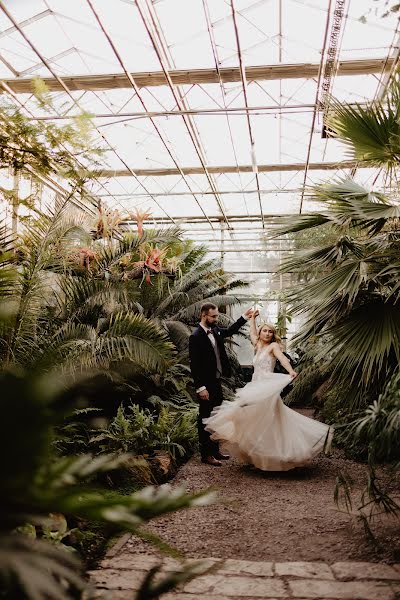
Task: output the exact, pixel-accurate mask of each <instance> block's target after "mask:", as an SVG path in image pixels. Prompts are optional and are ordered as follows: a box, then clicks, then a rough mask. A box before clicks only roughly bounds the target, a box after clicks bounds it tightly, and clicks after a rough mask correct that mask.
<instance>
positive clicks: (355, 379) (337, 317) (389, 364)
mask: <svg viewBox="0 0 400 600" xmlns="http://www.w3.org/2000/svg"><path fill="white" fill-rule="evenodd" d="M315 193H316V194H317V195H318V197H320V198H322V197H323V196H324V194H325V197H326V202H327V205H328V209H327V210H326V211H325V212H324V214H323V215H322V217H323V218H321V219H316V220H313V216H312V215H311V216H309V215H307V217H304V218H303V217H300V218H292V219H291V220H286V221H285V223H286V224H285V225H283V226H282V227H280V234H282V233H294V232H295V231H298V230H299V227H301V229H306V228H308V227H311V228H312V229H313V228H314V227H319V224H320V223H322V222H323V223H329V224H330V227H331V228H332V229H334V230H336V231H337V234H338V238H337V241H336V242H335V243H333V244H330V245H328V246H323V247H321V248H317V249H313V250H305V251H302V252H298V253H296V254H295V255H294V256H293V257H289V258H288V259H287V260H286V261H285V263H284V266H283V271H284V272H297V273H298V275H299V278H300V279H301V283H300V284H299V286H298V287H297V288H295V289H294V290H292V291H291V293H290V294H289V295H288V297H289V302H290V303H291V305H292V310H293V312H294V314H302V315H305V316H306V321H305V324H304V326H303V327H302V329H301V331H300V332H299V335H298V336H297V339H296V340H295V343H296V344H297V345H298V346H299V347H304V346H307V347H308V348H312V347H313V350H311V354H313V355H314V358H315V359H316V360H321V361H323V363H324V365H325V366H326V368H328V369H329V370H330V371H332V372H333V377H334V383H335V382H337V381H341V382H343V383H345V385H347V388H348V390H349V389H350V388H351V387H356V388H357V393H356V394H354V395H353V400H352V410H356V409H357V407H362V406H363V405H364V406H365V402H366V398H368V396H369V394H370V393H371V391H372V390H379V389H380V386H381V385H382V382H383V381H384V380H385V378H386V377H387V374H388V373H390V372H392V371H393V369H394V367H395V365H396V363H397V361H398V358H399V355H400V347H399V340H400V336H399V333H400V332H399V323H400V312H399V311H400V304H399V303H398V294H399V289H400V288H399V283H398V282H399V278H400V271H399V268H400V263H399V261H398V254H399V243H400V238H399V234H398V217H399V208H398V206H397V205H396V204H395V203H391V202H389V200H388V199H386V198H383V197H382V196H381V195H376V194H372V193H371V192H368V191H367V190H365V189H363V188H362V187H361V186H359V185H357V184H354V182H352V181H348V180H343V181H339V182H338V183H334V184H328V185H325V186H317V187H316V192H315ZM318 216H321V215H318ZM310 223H311V225H310ZM354 230H356V231H358V232H359V234H358V235H357V237H352V236H351V232H352V231H354ZM304 265H306V269H305V267H304ZM305 270H306V271H307V273H308V274H309V273H312V272H314V273H315V274H316V273H318V277H316V276H315V275H314V277H311V278H310V277H306V278H304V277H303V274H304V271H305ZM371 314H373V318H371ZM317 341H318V344H316V343H315V342H317ZM334 383H333V387H334ZM353 384H354V385H353ZM342 401H343V402H346V403H347V404H349V393H346V394H345V395H344V397H343V400H342Z"/></svg>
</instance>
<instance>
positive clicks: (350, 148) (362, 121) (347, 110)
mask: <svg viewBox="0 0 400 600" xmlns="http://www.w3.org/2000/svg"><path fill="white" fill-rule="evenodd" d="M399 85H400V84H399V77H398V76H396V78H395V79H394V80H393V83H392V84H391V87H390V89H389V92H388V94H387V96H386V98H385V99H384V100H375V101H373V102H370V103H368V104H366V105H360V104H356V105H349V104H343V103H342V102H339V101H338V100H335V99H332V101H331V105H330V111H329V114H328V116H327V120H326V124H327V127H329V129H330V131H331V132H332V135H334V136H335V137H337V138H339V139H340V140H341V141H342V142H343V143H344V144H345V146H346V148H347V155H348V156H349V157H351V158H354V159H356V160H358V161H363V162H364V163H368V164H369V165H370V166H375V167H378V168H379V167H384V168H386V169H387V170H388V171H389V172H390V171H392V170H393V169H395V168H396V167H397V165H398V161H399V139H400V138H399V134H400V125H399V117H400V104H399Z"/></svg>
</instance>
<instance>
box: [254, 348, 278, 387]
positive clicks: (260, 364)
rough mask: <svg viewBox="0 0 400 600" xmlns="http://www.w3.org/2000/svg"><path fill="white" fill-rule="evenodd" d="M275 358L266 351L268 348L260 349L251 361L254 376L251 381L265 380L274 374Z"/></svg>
mask: <svg viewBox="0 0 400 600" xmlns="http://www.w3.org/2000/svg"><path fill="white" fill-rule="evenodd" d="M275 363H276V358H275V357H274V356H273V355H272V354H271V351H269V350H268V347H264V348H261V350H259V351H258V352H257V353H256V354H255V356H254V359H253V365H254V374H253V377H252V381H259V380H260V379H267V378H268V377H269V376H270V375H271V373H273V372H274V368H275Z"/></svg>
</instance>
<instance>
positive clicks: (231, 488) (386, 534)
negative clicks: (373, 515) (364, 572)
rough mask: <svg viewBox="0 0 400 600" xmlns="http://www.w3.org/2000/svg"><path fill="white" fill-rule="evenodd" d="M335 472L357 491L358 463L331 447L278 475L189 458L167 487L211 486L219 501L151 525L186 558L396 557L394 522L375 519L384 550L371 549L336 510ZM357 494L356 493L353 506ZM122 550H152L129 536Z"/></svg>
mask: <svg viewBox="0 0 400 600" xmlns="http://www.w3.org/2000/svg"><path fill="white" fill-rule="evenodd" d="M340 471H346V472H347V473H348V474H350V475H351V477H352V478H353V480H354V482H355V488H356V489H358V490H360V489H362V486H363V481H364V477H365V465H362V464H359V463H356V462H354V461H350V460H346V459H345V458H344V457H343V454H342V453H341V452H340V451H338V450H334V452H333V454H332V455H331V456H330V457H326V456H320V457H318V458H317V459H315V460H314V461H313V462H312V463H311V464H310V465H309V466H308V467H302V468H298V469H295V470H293V471H289V472H282V473H263V472H260V471H255V470H251V469H250V468H249V467H244V466H241V465H239V464H238V463H236V462H234V461H232V460H230V461H226V462H224V464H223V466H222V467H212V466H209V465H205V464H202V463H201V462H200V460H199V457H193V458H192V459H191V460H190V461H189V462H188V463H186V464H185V465H184V466H183V467H182V468H181V469H180V471H179V473H178V475H177V476H176V478H175V479H174V481H173V485H174V486H175V485H183V486H184V487H185V488H186V489H187V490H188V491H193V492H194V491H198V490H202V489H205V488H207V487H213V488H216V489H217V490H218V496H219V498H220V499H221V500H222V501H221V502H220V503H218V504H215V505H213V506H207V507H201V508H195V509H191V510H185V511H180V512H178V513H175V514H172V515H168V516H166V517H163V518H160V519H158V520H156V521H154V522H153V523H152V525H151V528H150V529H151V531H153V532H155V533H157V534H158V535H159V536H161V537H162V538H163V539H164V540H166V541H167V542H168V543H170V544H171V545H172V546H174V547H176V548H177V549H179V550H181V551H182V552H183V553H184V554H185V555H186V556H187V557H191V558H201V557H208V556H213V557H216V558H231V559H242V560H257V561H280V560H282V561H325V562H327V563H329V564H331V563H333V562H335V561H337V560H343V561H345V560H353V561H376V562H378V561H385V562H391V561H393V560H394V561H395V562H396V561H397V562H398V561H399V558H400V529H399V522H398V521H396V522H395V523H393V522H384V523H381V524H380V525H379V524H378V530H379V532H380V537H379V540H380V541H381V542H383V544H382V546H384V547H381V548H374V547H373V546H372V545H371V544H369V543H368V542H367V541H366V538H365V535H364V533H363V529H362V525H361V524H360V523H359V522H358V521H356V520H355V519H351V518H350V517H349V515H348V514H347V513H344V512H340V511H339V510H338V509H337V507H336V505H335V503H334V500H333V491H334V486H335V479H336V476H337V475H338V473H339V472H340ZM395 483H397V484H398V482H394V481H392V482H391V486H392V487H394V485H395ZM358 499H359V495H358V498H357V500H356V506H357V501H358ZM125 549H126V550H128V551H130V552H135V553H147V554H152V553H153V554H154V548H153V547H152V546H151V545H150V544H149V543H146V542H142V541H141V540H138V539H137V538H135V537H132V538H131V539H130V540H129V541H128V542H127V544H126V546H125Z"/></svg>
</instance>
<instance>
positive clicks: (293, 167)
mask: <svg viewBox="0 0 400 600" xmlns="http://www.w3.org/2000/svg"><path fill="white" fill-rule="evenodd" d="M357 164H358V166H359V168H371V167H370V165H368V164H366V165H365V166H364V167H363V165H360V164H359V163H357V161H355V160H343V161H340V162H321V163H310V164H309V165H308V169H309V170H313V171H329V170H335V169H352V168H353V167H354V166H356V165H357ZM257 168H258V172H259V173H270V172H271V171H272V172H275V171H277V172H279V171H304V169H305V168H306V163H285V164H275V165H257ZM238 169H239V171H240V172H241V173H253V165H239V166H236V165H215V166H208V167H207V170H208V172H209V173H237V171H238ZM182 172H183V173H184V174H185V175H204V170H203V167H181V168H180V169H174V168H171V169H135V175H136V176H138V177H162V176H164V175H181V174H182ZM98 177H132V173H131V171H129V170H128V169H120V170H112V169H105V170H104V171H101V172H100V173H99V174H98ZM198 194H200V195H201V192H198Z"/></svg>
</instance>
